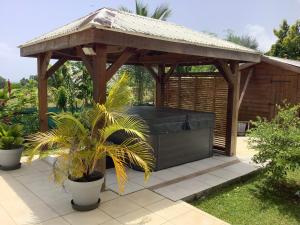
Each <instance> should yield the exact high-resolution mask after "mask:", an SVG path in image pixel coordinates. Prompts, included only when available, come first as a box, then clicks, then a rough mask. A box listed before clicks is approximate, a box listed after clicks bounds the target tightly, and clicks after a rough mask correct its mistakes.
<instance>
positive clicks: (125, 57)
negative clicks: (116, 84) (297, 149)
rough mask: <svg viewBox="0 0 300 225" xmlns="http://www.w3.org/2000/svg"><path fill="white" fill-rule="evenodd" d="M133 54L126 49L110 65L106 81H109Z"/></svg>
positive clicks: (131, 50)
mask: <svg viewBox="0 0 300 225" xmlns="http://www.w3.org/2000/svg"><path fill="white" fill-rule="evenodd" d="M134 53H135V51H134V50H133V49H130V48H126V49H125V50H124V51H123V52H122V54H121V55H120V56H119V58H118V59H117V60H116V61H115V62H114V63H112V64H111V65H110V67H109V68H108V69H107V73H106V81H109V80H110V79H111V78H112V76H113V75H114V74H115V73H116V72H117V71H118V69H119V68H120V67H121V66H123V65H124V63H126V62H127V60H128V59H129V58H130V57H131V56H132V55H133V54H134Z"/></svg>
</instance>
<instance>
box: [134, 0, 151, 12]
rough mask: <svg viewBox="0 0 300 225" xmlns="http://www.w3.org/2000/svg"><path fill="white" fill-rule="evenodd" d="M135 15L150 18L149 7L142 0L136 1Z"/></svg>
mask: <svg viewBox="0 0 300 225" xmlns="http://www.w3.org/2000/svg"><path fill="white" fill-rule="evenodd" d="M135 13H136V14H137V15H140V16H148V5H147V4H145V3H144V2H143V1H141V0H136V1H135Z"/></svg>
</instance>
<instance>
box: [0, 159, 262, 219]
mask: <svg viewBox="0 0 300 225" xmlns="http://www.w3.org/2000/svg"><path fill="white" fill-rule="evenodd" d="M248 158H249V157H246V156H245V157H244V158H243V161H239V160H238V158H235V157H231V158H229V157H225V156H220V155H216V156H214V157H213V158H210V159H205V160H201V161H197V162H193V163H188V164H185V165H181V166H177V167H173V168H170V169H167V170H162V171H158V172H154V173H153V175H152V177H151V178H150V180H149V182H148V183H144V181H143V175H142V173H140V172H137V171H134V170H130V169H129V170H128V175H129V182H128V184H127V185H126V189H125V193H123V194H122V195H119V194H117V185H116V181H115V177H114V172H113V170H108V173H107V185H108V188H109V189H110V190H107V191H105V192H103V193H102V196H101V199H102V202H101V205H100V207H99V208H98V209H96V210H93V211H90V212H84V213H83V212H75V211H73V209H72V208H71V205H70V200H71V196H70V194H69V193H67V191H66V190H64V189H63V188H61V187H59V186H56V185H54V184H53V183H52V182H51V181H50V180H49V174H50V170H51V166H50V165H49V164H48V163H47V162H45V161H41V160H36V161H34V162H33V164H32V165H26V164H24V165H23V166H22V168H21V169H19V170H16V171H10V172H8V171H0V191H1V194H0V224H1V225H25V224H26V225H29V224H43V225H60V224H61V225H66V224H73V225H77V224H78V225H98V224H101V225H102V224H103V225H120V224H127V225H129V224H130V225H142V224H153V225H160V224H164V225H172V224H173V225H196V224H204V225H210V224H214V225H218V224H226V223H225V222H223V221H221V220H219V219H217V218H215V217H213V216H211V215H209V214H207V213H205V212H203V211H201V210H199V209H197V208H194V207H193V206H191V205H189V204H188V203H185V202H184V201H182V200H180V199H188V198H190V197H191V196H194V195H197V194H199V193H201V192H202V191H205V190H207V189H209V188H211V187H214V186H215V185H219V184H221V183H224V182H227V181H230V180H231V179H235V178H237V177H240V176H242V175H245V174H247V173H249V172H251V171H253V170H255V169H256V168H255V167H254V166H253V165H249V164H248V162H249V159H248Z"/></svg>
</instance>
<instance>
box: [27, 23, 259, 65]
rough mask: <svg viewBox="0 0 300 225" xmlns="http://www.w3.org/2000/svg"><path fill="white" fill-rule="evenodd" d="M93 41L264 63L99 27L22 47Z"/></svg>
mask: <svg viewBox="0 0 300 225" xmlns="http://www.w3.org/2000/svg"><path fill="white" fill-rule="evenodd" d="M91 43H94V44H96V43H99V44H105V45H114V46H126V47H130V48H137V49H145V50H151V51H162V52H169V53H177V54H186V55H195V56H203V57H209V58H219V59H228V60H236V61H239V62H260V54H259V53H252V52H242V51H236V50H230V49H224V48H212V47H209V46H200V45H195V44H192V43H182V42H176V41H169V40H163V39H159V38H150V37H146V36H138V35H134V34H128V33H122V32H118V31H111V30H102V29H96V28H91V29H88V30H84V31H80V32H76V33H73V34H69V35H66V36H63V37H58V38H55V39H52V40H47V41H43V42H40V43H36V44H32V45H26V46H21V56H34V55H36V54H39V53H42V52H46V51H51V50H61V49H68V48H73V47H76V46H79V45H86V44H91Z"/></svg>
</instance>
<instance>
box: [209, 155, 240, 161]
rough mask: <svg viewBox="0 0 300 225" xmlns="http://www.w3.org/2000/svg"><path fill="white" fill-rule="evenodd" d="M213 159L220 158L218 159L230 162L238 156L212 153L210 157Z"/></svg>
mask: <svg viewBox="0 0 300 225" xmlns="http://www.w3.org/2000/svg"><path fill="white" fill-rule="evenodd" d="M212 158H213V159H216V160H220V161H223V162H232V161H234V160H237V159H238V158H237V157H235V156H230V157H229V156H225V155H214V156H213V157H212Z"/></svg>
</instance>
